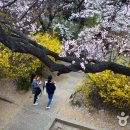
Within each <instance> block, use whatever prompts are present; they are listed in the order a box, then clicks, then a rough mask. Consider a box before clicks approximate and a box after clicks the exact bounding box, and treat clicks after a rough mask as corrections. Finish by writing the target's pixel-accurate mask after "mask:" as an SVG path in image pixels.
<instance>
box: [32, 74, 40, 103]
mask: <svg viewBox="0 0 130 130" xmlns="http://www.w3.org/2000/svg"><path fill="white" fill-rule="evenodd" d="M31 89H32V93H33V94H34V101H33V105H38V102H37V101H38V96H39V94H40V93H41V89H40V87H39V77H38V76H37V75H36V74H35V73H33V74H32V75H31Z"/></svg>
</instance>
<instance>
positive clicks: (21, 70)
mask: <svg viewBox="0 0 130 130" xmlns="http://www.w3.org/2000/svg"><path fill="white" fill-rule="evenodd" d="M29 37H30V38H31V39H33V40H35V41H36V42H38V43H39V44H40V45H42V46H44V47H46V48H48V49H50V50H52V51H54V52H57V53H59V52H60V45H61V43H60V41H59V39H58V38H57V37H56V36H55V35H53V36H51V35H49V34H48V33H42V32H41V33H37V34H35V35H30V36H29ZM41 64H42V63H41V62H40V61H39V59H37V58H36V57H34V56H32V55H29V54H21V53H12V51H11V50H9V49H8V48H7V47H5V46H4V45H3V44H2V43H0V71H3V73H4V74H5V75H6V76H7V77H12V78H21V77H23V78H27V77H29V74H30V73H31V72H35V71H36V69H37V68H38V67H40V66H41Z"/></svg>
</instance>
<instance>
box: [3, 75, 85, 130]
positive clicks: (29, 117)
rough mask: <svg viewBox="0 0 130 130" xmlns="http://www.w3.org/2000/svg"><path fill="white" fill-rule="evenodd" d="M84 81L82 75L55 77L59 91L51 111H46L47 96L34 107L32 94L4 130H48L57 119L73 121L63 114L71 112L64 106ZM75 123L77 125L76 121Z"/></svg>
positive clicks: (41, 98)
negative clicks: (78, 85)
mask: <svg viewBox="0 0 130 130" xmlns="http://www.w3.org/2000/svg"><path fill="white" fill-rule="evenodd" d="M82 79H83V74H82V73H69V74H65V75H61V76H58V77H55V81H56V84H57V90H56V92H55V96H54V101H53V104H52V107H51V109H50V110H45V107H46V103H47V95H43V94H42V96H41V97H40V99H39V104H38V106H33V105H32V101H33V96H32V95H31V92H30V96H29V98H28V99H27V102H26V103H25V105H24V106H23V108H22V109H21V111H20V112H19V113H18V114H17V115H16V116H15V117H14V118H13V119H12V120H11V121H10V122H9V123H8V124H7V125H6V127H5V128H4V130H48V128H49V127H50V126H51V124H52V122H53V121H54V119H55V118H60V119H65V120H71V121H72V120H73V119H69V118H68V117H66V116H65V114H63V113H64V111H69V110H66V108H65V109H64V105H65V104H67V103H68V102H69V97H70V95H71V94H72V93H73V92H74V91H75V88H76V86H77V84H78V83H81V82H82ZM62 112H63V113H62ZM62 114H63V115H62ZM74 122H75V123H77V122H76V121H75V120H74Z"/></svg>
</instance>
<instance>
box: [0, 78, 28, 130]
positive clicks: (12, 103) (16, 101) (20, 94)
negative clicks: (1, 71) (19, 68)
mask: <svg viewBox="0 0 130 130" xmlns="http://www.w3.org/2000/svg"><path fill="white" fill-rule="evenodd" d="M29 95H30V94H29V92H25V91H19V90H17V88H16V85H15V84H14V83H13V82H12V81H10V80H8V79H1V80H0V130H2V128H4V126H5V125H6V124H7V123H8V122H9V121H10V120H11V119H13V117H14V116H15V115H16V114H17V113H18V112H19V111H20V110H21V108H22V106H23V105H24V104H25V102H26V99H27V98H28V97H29Z"/></svg>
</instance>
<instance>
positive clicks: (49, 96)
mask: <svg viewBox="0 0 130 130" xmlns="http://www.w3.org/2000/svg"><path fill="white" fill-rule="evenodd" d="M52 99H53V94H48V103H47V107H50V105H51V103H52Z"/></svg>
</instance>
